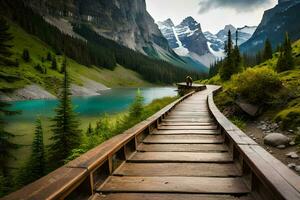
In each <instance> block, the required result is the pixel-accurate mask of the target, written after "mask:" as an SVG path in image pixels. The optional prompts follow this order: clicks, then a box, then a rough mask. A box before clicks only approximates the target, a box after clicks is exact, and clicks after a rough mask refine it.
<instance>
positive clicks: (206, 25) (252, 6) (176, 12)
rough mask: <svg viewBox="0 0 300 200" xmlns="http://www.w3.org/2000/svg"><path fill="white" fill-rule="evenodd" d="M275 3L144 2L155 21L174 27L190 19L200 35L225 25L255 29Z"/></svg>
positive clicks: (271, 0) (248, 0)
mask: <svg viewBox="0 0 300 200" xmlns="http://www.w3.org/2000/svg"><path fill="white" fill-rule="evenodd" d="M277 2H278V0H146V3H147V10H148V12H149V13H150V14H151V15H152V17H153V18H154V19H155V21H163V20H165V19H167V18H171V19H172V20H173V22H174V24H175V25H177V24H179V23H180V22H181V21H182V20H183V19H184V18H185V17H187V16H192V17H194V18H195V19H196V20H197V21H198V22H200V23H201V26H202V29H203V31H210V32H212V33H216V32H218V31H219V30H220V29H222V28H223V27H224V26H225V25H226V24H232V25H234V26H236V27H242V26H244V25H249V26H252V25H258V24H259V22H260V20H261V18H262V15H263V12H264V11H265V10H267V9H269V8H272V7H274V6H275V5H276V4H277Z"/></svg>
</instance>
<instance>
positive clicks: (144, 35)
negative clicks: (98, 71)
mask: <svg viewBox="0 0 300 200" xmlns="http://www.w3.org/2000/svg"><path fill="white" fill-rule="evenodd" d="M24 2H25V3H26V4H27V5H30V6H31V7H32V8H33V9H35V10H36V11H37V12H39V13H40V14H42V15H43V16H44V17H45V19H46V20H47V21H48V22H50V23H52V24H53V25H56V26H57V27H58V28H59V29H61V30H62V31H64V32H65V33H68V34H70V35H73V36H77V35H76V33H74V32H72V26H73V25H75V24H78V23H85V24H89V25H91V26H92V27H93V29H94V31H96V32H97V33H98V34H100V35H101V36H104V37H106V38H109V39H112V40H114V41H116V42H118V43H120V44H122V45H124V46H127V47H129V48H131V49H134V50H136V51H139V52H142V53H146V52H147V53H148V52H149V51H153V50H156V48H159V49H160V50H161V49H163V50H164V51H165V53H167V54H170V55H172V56H175V57H176V55H174V52H173V51H172V50H171V48H170V47H169V45H168V42H167V40H166V39H165V38H164V37H163V35H162V34H161V32H160V30H159V29H158V27H157V25H156V24H155V23H154V20H153V19H152V17H151V16H150V15H149V13H148V12H147V10H146V3H145V0H64V1H63V0H30V1H29V0H24Z"/></svg>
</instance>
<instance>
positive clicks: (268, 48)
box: [263, 39, 273, 60]
mask: <svg viewBox="0 0 300 200" xmlns="http://www.w3.org/2000/svg"><path fill="white" fill-rule="evenodd" d="M272 57H273V50H272V45H271V42H270V41H269V40H268V39H267V40H266V41H265V46H264V50H263V59H264V60H269V59H272Z"/></svg>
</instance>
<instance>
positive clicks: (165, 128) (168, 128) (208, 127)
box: [158, 125, 218, 130]
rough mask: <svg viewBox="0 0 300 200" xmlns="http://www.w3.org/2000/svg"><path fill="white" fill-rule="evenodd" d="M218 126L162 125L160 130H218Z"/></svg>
mask: <svg viewBox="0 0 300 200" xmlns="http://www.w3.org/2000/svg"><path fill="white" fill-rule="evenodd" d="M217 128H218V127H217V126H162V125H160V126H159V127H158V130H216V129H217Z"/></svg>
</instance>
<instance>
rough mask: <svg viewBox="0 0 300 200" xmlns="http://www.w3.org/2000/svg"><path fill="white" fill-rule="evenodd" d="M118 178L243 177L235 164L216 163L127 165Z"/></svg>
mask: <svg viewBox="0 0 300 200" xmlns="http://www.w3.org/2000/svg"><path fill="white" fill-rule="evenodd" d="M113 175H116V176H198V177H209V176H213V177H228V176H241V172H240V171H239V170H238V169H237V168H236V166H235V164H216V163H125V164H124V165H122V166H120V167H119V168H118V169H117V170H116V171H115V172H114V173H113Z"/></svg>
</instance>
